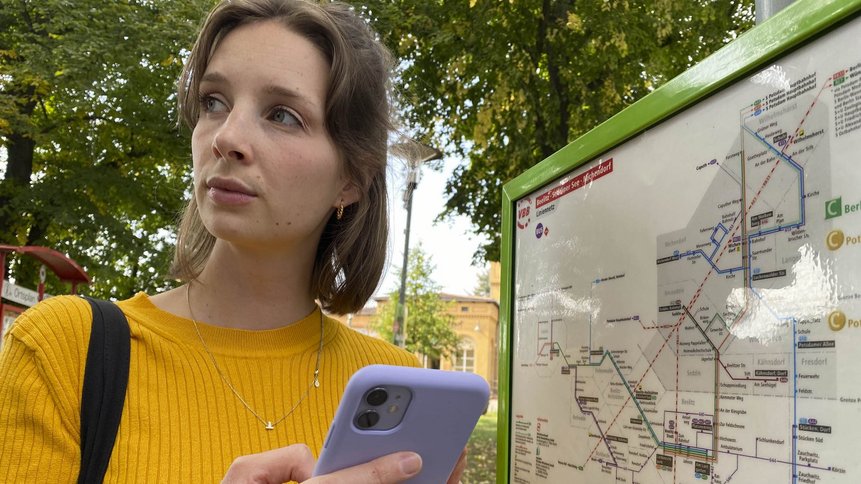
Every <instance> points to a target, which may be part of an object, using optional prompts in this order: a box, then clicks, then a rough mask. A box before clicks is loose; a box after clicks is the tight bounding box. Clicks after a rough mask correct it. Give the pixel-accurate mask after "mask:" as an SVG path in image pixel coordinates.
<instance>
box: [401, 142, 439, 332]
mask: <svg viewBox="0 0 861 484" xmlns="http://www.w3.org/2000/svg"><path fill="white" fill-rule="evenodd" d="M392 153H393V154H394V155H396V156H398V157H400V158H403V159H404V160H406V162H407V185H406V187H404V197H403V198H404V208H406V209H407V226H406V228H405V229H404V263H403V265H402V266H401V287H400V290H399V291H398V305H397V308H396V309H395V323H394V327H393V328H392V340H393V341H392V342H393V343H394V344H395V345H397V346H400V347H401V348H403V347H404V346H405V340H406V338H405V336H404V334H405V333H404V328H405V326H404V311H405V300H406V292H407V269H408V267H407V264H408V263H409V254H410V222H411V221H412V215H413V191H415V189H416V187H417V186H418V184H419V166H420V165H421V164H422V163H427V162H428V161H433V160H439V159H441V158H442V152H441V151H439V150H438V149H436V148H433V147H431V146H428V145H425V144H422V143H419V142H418V141H415V140H412V139H404V140H402V141H400V142H398V143H396V144H394V145H392Z"/></svg>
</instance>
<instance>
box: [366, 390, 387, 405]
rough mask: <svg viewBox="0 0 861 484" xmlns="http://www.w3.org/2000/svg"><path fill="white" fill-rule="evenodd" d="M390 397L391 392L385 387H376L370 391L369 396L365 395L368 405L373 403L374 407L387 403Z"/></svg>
mask: <svg viewBox="0 0 861 484" xmlns="http://www.w3.org/2000/svg"><path fill="white" fill-rule="evenodd" d="M388 398H389V393H388V392H387V391H386V390H385V389H384V388H374V389H373V390H371V391H370V393H368V396H367V397H365V401H367V402H368V405H371V406H372V407H379V406H380V405H382V404H384V403H386V400H388Z"/></svg>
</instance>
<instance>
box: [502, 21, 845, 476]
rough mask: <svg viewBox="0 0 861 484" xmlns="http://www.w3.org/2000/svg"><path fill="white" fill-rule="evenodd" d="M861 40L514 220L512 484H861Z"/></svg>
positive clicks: (669, 134) (668, 124) (581, 174)
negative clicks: (860, 46)
mask: <svg viewBox="0 0 861 484" xmlns="http://www.w3.org/2000/svg"><path fill="white" fill-rule="evenodd" d="M859 38H861V19H857V18H856V19H855V20H853V21H851V22H849V23H846V24H844V25H843V26H841V27H839V28H838V29H836V30H834V31H832V32H831V33H829V34H828V35H827V36H824V37H821V38H819V39H818V40H816V41H814V42H813V43H811V44H808V45H807V46H805V47H803V48H801V49H799V50H797V51H795V52H793V53H792V54H790V55H788V56H786V57H784V58H783V59H781V60H779V61H777V62H775V63H774V64H772V65H770V66H768V67H766V68H764V69H762V70H760V71H759V72H758V73H756V74H755V75H752V76H750V77H748V78H746V79H743V80H741V81H738V82H736V83H735V84H733V85H732V86H731V87H729V88H727V89H724V90H722V91H720V92H719V93H717V94H715V95H713V96H711V97H710V98H708V99H706V100H705V101H702V102H700V103H699V104H697V105H696V106H694V107H692V108H689V109H687V110H686V111H684V112H682V113H681V114H678V115H676V116H674V117H673V118H671V119H669V120H668V121H665V122H663V123H661V124H660V125H658V126H657V127H655V128H653V129H651V130H649V131H647V132H645V133H644V134H642V135H640V136H638V137H637V138H634V139H632V140H631V141H628V142H626V143H624V144H622V145H620V146H619V147H617V148H614V149H613V150H612V151H610V152H608V153H606V154H604V155H603V156H602V157H600V158H599V159H597V160H594V161H593V162H591V163H589V164H587V165H584V166H582V167H580V168H578V169H577V170H575V171H573V172H571V173H569V174H567V175H566V176H564V177H562V178H560V179H557V180H555V181H554V182H553V183H551V184H549V185H547V186H544V187H542V188H541V189H539V190H537V191H535V192H533V193H531V194H530V195H529V196H527V197H524V198H522V199H520V200H518V201H517V206H516V208H517V219H516V222H517V223H516V227H517V228H516V229H515V230H516V235H515V254H516V256H515V268H514V270H515V272H514V274H515V275H514V298H515V299H514V311H515V314H514V324H513V330H512V333H513V338H514V340H513V348H512V354H513V356H512V387H511V395H512V396H511V428H510V436H511V437H510V439H511V440H510V448H511V455H510V476H511V482H514V483H543V482H553V483H575V484H576V483H587V484H598V483H644V484H645V483H698V482H710V483H716V484H727V483H739V484H747V483H793V484H794V483H858V482H861V445H859V444H858V442H859V439H861V49H859V48H858V47H859V43H858V42H859V41H858V39H859Z"/></svg>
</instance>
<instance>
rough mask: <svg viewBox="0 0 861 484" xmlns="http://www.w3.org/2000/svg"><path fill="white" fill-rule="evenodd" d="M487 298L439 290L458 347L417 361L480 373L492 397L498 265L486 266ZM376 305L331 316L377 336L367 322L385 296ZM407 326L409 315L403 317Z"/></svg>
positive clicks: (382, 305)
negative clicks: (449, 353) (438, 356)
mask: <svg viewBox="0 0 861 484" xmlns="http://www.w3.org/2000/svg"><path fill="white" fill-rule="evenodd" d="M489 282H490V297H481V296H463V295H457V294H448V293H440V299H442V300H443V302H444V303H446V305H447V306H448V314H449V315H451V316H452V320H453V329H454V330H455V332H456V333H457V334H458V336H460V341H461V344H460V349H459V350H458V352H457V354H455V355H452V356H451V357H449V358H446V359H443V360H442V361H439V362H438V365H437V362H432V361H428V359H427V358H422V356H421V355H419V358H420V360H421V361H422V362H423V363H424V366H425V367H426V368H432V367H437V366H438V367H439V368H440V369H443V370H454V371H468V372H470V373H476V374H478V375H481V376H482V377H483V378H484V379H485V380H487V383H488V384H489V385H490V388H491V394H492V398H495V397H496V389H497V381H498V368H499V361H498V357H497V348H498V341H497V339H498V334H499V264H498V263H493V264H491V266H490V277H489ZM374 301H375V302H376V307H366V308H364V309H362V310H361V311H360V312H358V313H355V314H348V315H346V316H338V315H333V316H332V317H334V318H336V319H338V320H340V321H341V322H342V323H344V324H345V325H347V326H349V327H351V328H353V329H354V330H356V331H359V332H360V333H364V334H367V335H370V336H374V337H378V335H377V334H375V333H374V332H373V331H372V330H371V322H372V321H373V320H374V318H376V316H377V314H378V312H382V310H383V308H385V306H386V304H389V303H390V301H389V297H388V296H382V297H376V298H374ZM406 326H407V328H409V316H407V324H406Z"/></svg>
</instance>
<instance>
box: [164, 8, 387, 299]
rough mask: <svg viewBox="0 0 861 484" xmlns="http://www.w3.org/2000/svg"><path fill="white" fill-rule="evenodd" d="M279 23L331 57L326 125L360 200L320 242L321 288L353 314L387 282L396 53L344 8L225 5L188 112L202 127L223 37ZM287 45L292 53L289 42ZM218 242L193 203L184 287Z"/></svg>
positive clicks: (184, 106)
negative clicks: (202, 97) (205, 79)
mask: <svg viewBox="0 0 861 484" xmlns="http://www.w3.org/2000/svg"><path fill="white" fill-rule="evenodd" d="M264 20H276V21H278V22H280V23H281V24H282V25H284V27H285V28H287V29H289V30H291V31H293V32H295V33H297V34H299V35H302V36H304V37H305V38H307V39H308V40H309V41H310V42H311V43H312V44H314V45H315V46H316V47H317V48H318V49H319V50H320V52H321V53H322V54H323V55H324V56H325V58H326V59H327V60H328V61H329V65H330V70H329V78H330V85H329V87H328V91H327V95H326V108H325V113H326V116H325V117H326V129H327V130H328V132H329V135H330V136H331V137H332V140H333V141H334V144H335V146H336V148H337V150H338V152H339V155H340V157H341V159H342V160H343V161H344V169H345V173H346V175H347V177H348V178H349V179H350V180H351V181H352V182H353V183H355V184H356V185H357V186H358V187H359V189H360V190H361V193H362V196H361V198H360V200H359V201H358V202H356V203H354V204H352V205H350V206H348V207H345V209H344V214H343V217H342V218H341V220H338V219H337V217H336V216H335V215H334V214H333V215H332V217H331V218H330V219H329V221H328V222H327V224H326V227H325V229H324V230H323V234H322V236H321V237H320V242H319V245H318V246H317V255H316V259H315V263H314V270H313V273H312V278H311V281H312V282H311V284H312V288H311V289H312V291H313V293H314V294H315V295H316V297H317V299H318V300H319V301H320V303H321V304H322V305H323V308H324V309H326V310H327V311H330V312H333V313H338V314H346V313H349V312H356V311H357V310H359V309H361V308H362V306H364V304H365V302H366V301H367V300H368V298H369V297H370V296H371V294H373V292H374V290H375V289H376V287H377V284H378V283H379V281H380V275H381V274H382V270H383V266H384V264H385V258H386V242H387V236H388V218H387V210H388V209H387V193H386V159H387V158H386V155H387V142H388V135H389V132H390V130H391V129H392V122H391V107H390V106H391V103H390V92H391V90H390V84H389V79H390V73H391V65H392V62H391V56H390V55H389V53H388V51H387V50H386V49H385V47H383V46H382V45H381V44H380V43H379V42H378V41H377V40H376V39H375V37H374V34H373V32H372V31H371V30H370V28H369V27H368V26H367V24H366V23H365V22H364V21H363V20H362V19H361V18H360V17H359V16H358V14H356V12H354V11H353V10H352V8H351V7H349V6H347V5H344V4H340V3H325V4H314V3H310V2H307V1H303V0H225V1H222V2H221V3H219V4H218V5H217V6H216V7H215V8H214V9H213V10H212V11H211V12H210V14H209V16H208V17H207V19H206V21H205V22H204V25H203V28H202V30H201V32H200V35H199V36H198V38H197V41H196V42H195V44H194V47H193V49H192V51H191V55H190V56H189V58H188V61H187V62H186V65H185V68H184V69H183V72H182V76H181V77H180V80H179V92H178V100H179V113H180V117H181V119H182V121H183V122H184V123H185V124H186V125H187V126H188V127H189V128H191V129H194V126H195V125H196V124H197V119H198V115H199V110H200V106H199V104H198V94H199V87H200V77H201V75H202V74H203V73H204V72H205V71H206V67H207V65H208V63H209V60H210V58H211V57H212V54H213V52H214V51H215V49H216V48H217V46H218V43H219V41H220V40H221V39H223V38H224V36H225V35H227V33H229V32H230V31H231V30H233V29H234V28H236V27H237V26H239V25H244V24H249V23H254V22H260V21H264ZM285 48H289V47H288V46H285ZM214 244H215V237H214V236H213V235H212V234H210V233H209V231H208V230H207V229H206V227H204V225H203V221H202V220H201V218H200V214H199V213H198V209H197V203H196V202H195V200H194V197H192V198H191V200H190V201H189V203H188V205H187V206H186V208H185V211H184V212H183V215H182V218H181V220H180V223H179V229H178V235H177V244H176V251H175V252H174V260H173V265H172V267H171V273H172V275H173V276H174V277H177V278H179V279H181V280H183V281H190V280H193V279H195V278H197V277H198V276H199V275H200V273H201V271H202V270H203V268H204V266H205V265H206V262H207V261H208V260H209V255H210V253H211V252H212V247H213V246H214Z"/></svg>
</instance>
